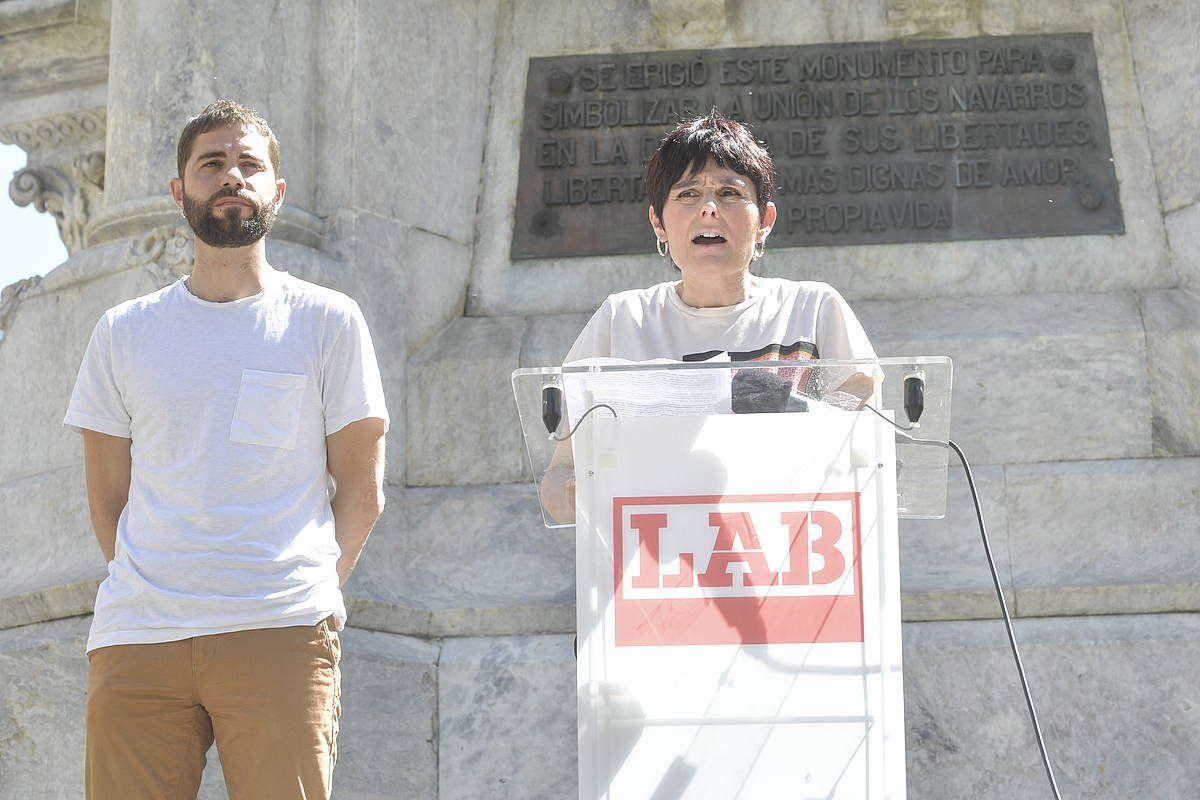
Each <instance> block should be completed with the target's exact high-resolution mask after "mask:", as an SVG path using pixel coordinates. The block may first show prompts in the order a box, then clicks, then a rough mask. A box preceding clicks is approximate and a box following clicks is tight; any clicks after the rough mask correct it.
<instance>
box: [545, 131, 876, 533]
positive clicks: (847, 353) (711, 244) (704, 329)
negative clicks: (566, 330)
mask: <svg viewBox="0 0 1200 800" xmlns="http://www.w3.org/2000/svg"><path fill="white" fill-rule="evenodd" d="M774 182H775V170H774V167H773V166H772V164H771V156H770V155H769V154H768V153H767V151H766V149H765V148H764V147H763V146H762V145H760V144H759V143H758V142H757V141H755V139H754V137H753V136H752V135H751V133H750V131H749V130H747V129H746V127H745V126H743V125H742V124H741V123H739V122H736V121H735V120H732V119H729V118H728V117H725V116H723V115H721V114H720V113H718V112H717V111H715V110H714V111H713V112H712V113H711V114H709V115H708V116H703V117H696V118H694V119H690V120H686V121H684V122H683V123H681V124H680V125H679V126H678V127H677V128H675V130H673V131H671V132H670V133H669V134H668V135H667V136H666V138H664V139H663V142H662V144H661V145H660V146H659V148H658V151H657V152H655V154H654V156H653V157H652V158H651V159H650V163H649V165H648V166H647V168H646V191H647V194H649V196H650V208H649V215H650V227H651V228H652V229H653V231H654V235H655V236H656V237H657V240H658V244H657V247H658V252H659V254H660V255H661V256H663V257H664V258H670V259H671V260H672V261H673V262H674V264H675V266H676V267H677V268H678V269H679V272H680V279H679V280H677V281H668V282H665V283H660V284H658V285H656V286H651V287H650V288H648V289H633V290H630V291H625V292H620V293H618V294H614V295H611V296H610V297H609V298H608V299H607V300H605V301H604V304H603V305H601V306H600V308H599V310H597V311H596V313H595V314H593V315H592V318H591V320H589V321H588V323H587V325H586V326H585V327H584V329H583V331H582V333H580V334H579V338H578V339H576V340H575V344H574V345H573V346H572V347H571V351H570V353H568V355H567V358H566V361H567V362H568V363H569V362H572V361H578V360H580V359H584V358H594V357H612V358H622V359H628V360H630V361H646V360H650V359H656V358H658V359H661V358H666V359H671V360H675V361H705V360H708V359H710V358H713V357H715V356H718V355H721V354H723V353H724V354H728V358H729V360H731V361H763V360H771V361H777V360H810V359H818V358H820V359H838V360H841V359H873V358H875V352H874V350H873V349H872V348H871V343H870V342H869V341H868V340H867V336H866V334H865V333H864V332H863V329H862V326H861V325H860V324H859V322H858V320H857V319H856V318H855V316H854V313H853V312H852V311H851V310H850V307H849V306H847V305H846V301H845V300H843V299H842V297H841V295H839V294H838V293H837V291H835V290H834V289H833V287H831V286H829V285H828V284H825V283H817V282H813V281H789V280H784V279H782V278H766V277H762V276H758V275H753V274H752V273H751V271H750V267H751V264H752V263H753V262H754V261H755V260H756V259H758V258H760V257H761V256H762V254H763V251H764V249H765V248H766V241H767V236H768V235H769V234H770V233H771V227H772V226H773V225H774V224H775V215H776V212H775V204H774V203H772V202H771V196H772V188H773V186H774ZM830 388H833V389H836V390H838V391H841V392H846V393H849V394H853V395H856V396H857V397H859V398H861V399H863V400H866V399H867V398H869V397H870V396H871V393H872V391H873V389H874V382H873V380H872V378H871V377H870V376H868V375H866V374H863V373H853V374H852V375H850V377H848V378H847V379H846V380H845V381H844V382H842V383H841V385H839V386H837V387H830ZM568 456H569V453H568V452H567V448H560V452H559V453H557V454H556V456H555V459H554V461H553V463H552V464H551V466H550V469H549V470H548V471H547V473H546V476H545V478H544V479H543V482H542V501H543V503H544V504H545V505H546V508H547V510H548V511H550V513H551V514H552V515H553V516H554V517H555V518H556V519H558V520H560V521H569V520H572V519H574V515H575V496H574V495H575V492H574V470H573V465H572V464H571V462H570V459H569V458H568Z"/></svg>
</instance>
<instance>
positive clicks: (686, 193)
mask: <svg viewBox="0 0 1200 800" xmlns="http://www.w3.org/2000/svg"><path fill="white" fill-rule="evenodd" d="M675 196H676V197H677V198H679V199H680V200H687V199H690V198H692V197H695V196H696V190H695V189H684V190H683V191H682V192H680V193H679V194H677V195H675Z"/></svg>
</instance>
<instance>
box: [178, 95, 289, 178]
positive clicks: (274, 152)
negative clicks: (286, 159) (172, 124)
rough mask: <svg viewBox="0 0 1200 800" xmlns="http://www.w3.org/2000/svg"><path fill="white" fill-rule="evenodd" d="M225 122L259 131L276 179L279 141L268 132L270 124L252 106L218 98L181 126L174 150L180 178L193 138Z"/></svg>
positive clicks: (225, 123) (194, 139)
mask: <svg viewBox="0 0 1200 800" xmlns="http://www.w3.org/2000/svg"><path fill="white" fill-rule="evenodd" d="M226 125H242V126H245V127H247V128H250V129H251V130H254V131H258V132H259V133H261V134H262V135H263V136H265V137H266V139H267V154H268V155H269V156H270V158H271V169H273V170H274V171H275V177H276V178H278V177H279V140H278V139H276V138H275V134H274V133H272V132H271V126H270V125H268V124H267V121H266V120H265V119H263V118H262V115H261V114H259V113H258V112H257V111H255V110H254V109H253V108H250V107H249V106H244V105H242V104H241V103H235V102H233V101H232V100H217V101H216V102H214V103H210V104H209V106H208V107H207V108H205V109H204V110H203V111H201V112H200V113H199V114H197V115H196V116H194V117H192V118H191V119H189V120H188V123H187V125H184V126H183V132H182V133H180V134H179V146H178V147H177V148H176V151H175V160H176V162H177V163H176V166H177V167H178V169H179V177H180V178H182V177H183V170H184V167H186V166H187V160H188V158H189V157H190V156H191V155H192V145H193V144H194V143H195V141H196V137H197V136H199V135H200V134H202V133H208V132H209V131H211V130H216V129H217V128H223V127H225V126H226Z"/></svg>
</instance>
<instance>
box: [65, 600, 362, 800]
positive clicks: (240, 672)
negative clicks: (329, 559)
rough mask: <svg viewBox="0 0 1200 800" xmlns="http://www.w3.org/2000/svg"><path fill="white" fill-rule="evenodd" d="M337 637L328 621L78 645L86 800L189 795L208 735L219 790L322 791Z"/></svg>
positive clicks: (260, 798)
mask: <svg viewBox="0 0 1200 800" xmlns="http://www.w3.org/2000/svg"><path fill="white" fill-rule="evenodd" d="M340 656H341V645H340V643H339V642H338V636H337V633H336V632H335V631H334V630H333V629H332V628H331V626H330V622H329V620H326V621H324V622H321V623H319V624H317V625H308V626H302V627H289V628H261V629H257V630H249V631H237V632H236V633H220V634H215V635H212V636H198V637H196V638H194V639H184V640H182V641H178V642H164V643H161V644H126V645H115V646H112V647H102V648H99V649H97V650H93V651H92V652H91V653H89V654H88V663H89V668H88V704H87V756H86V759H87V763H86V778H85V780H86V783H87V797H88V799H89V800H139V799H140V798H145V799H146V800H195V797H196V793H197V791H198V790H199V788H200V775H201V773H202V772H203V770H204V764H205V753H206V752H207V751H208V748H209V747H210V746H211V745H212V743H213V738H214V736H215V738H216V742H217V752H218V754H219V755H220V758H221V769H222V771H223V772H224V774H225V786H226V788H227V789H228V791H229V798H230V800H276V799H277V798H278V800H298V799H299V798H304V800H326V798H328V797H329V793H330V787H331V783H332V777H333V765H334V762H335V761H336V760H337V726H338V716H339V714H340V713H341V698H340V685H339V684H340V678H339V671H338V661H339V658H340Z"/></svg>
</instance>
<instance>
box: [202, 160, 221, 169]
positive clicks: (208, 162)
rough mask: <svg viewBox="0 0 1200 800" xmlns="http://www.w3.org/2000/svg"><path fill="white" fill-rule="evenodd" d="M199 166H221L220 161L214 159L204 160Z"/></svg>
mask: <svg viewBox="0 0 1200 800" xmlns="http://www.w3.org/2000/svg"><path fill="white" fill-rule="evenodd" d="M200 166H202V167H219V166H221V162H220V161H217V160H216V159H213V160H212V161H205V162H204V163H203V164H201V165H200Z"/></svg>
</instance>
